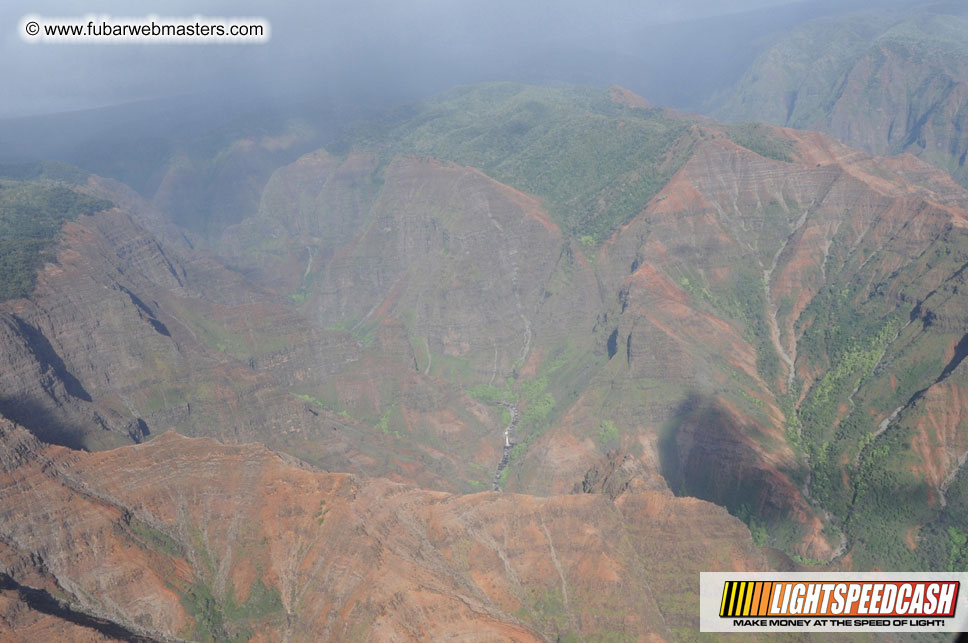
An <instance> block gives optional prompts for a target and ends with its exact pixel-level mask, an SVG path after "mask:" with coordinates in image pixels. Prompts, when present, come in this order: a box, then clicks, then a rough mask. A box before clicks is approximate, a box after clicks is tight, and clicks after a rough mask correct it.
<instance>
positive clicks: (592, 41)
mask: <svg viewBox="0 0 968 643" xmlns="http://www.w3.org/2000/svg"><path fill="white" fill-rule="evenodd" d="M792 1H793V0H606V1H605V2H592V1H585V2H575V1H574V0H487V1H476V0H475V1H471V0H408V1H402V0H382V1H378V0H305V1H304V0H295V1H285V2H268V1H263V2H256V1H252V0H230V1H211V0H209V1H196V2H188V1H185V0H166V1H165V2H157V1H155V2H135V1H132V0H124V1H118V0H113V1H111V0H109V1H104V0H80V1H67V0H61V1H54V2H40V1H38V0H31V1H29V2H28V1H23V0H13V1H12V2H11V1H10V0H5V1H4V2H3V3H2V5H0V26H2V29H3V35H2V41H0V78H2V79H3V85H4V90H3V93H2V95H0V117H6V116H19V115H34V114H43V113H52V112H59V111H69V110H76V109H82V108H87V107H94V106H101V105H110V104H116V103H122V102H130V101H135V100H142V99H150V98H156V97H163V96H172V95H181V94H195V93H198V92H203V91H206V90H208V91H215V92H218V91H220V90H221V89H225V90H226V91H228V90H230V89H233V88H234V89H238V88H248V90H250V91H255V90H257V89H261V90H264V91H266V92H269V93H271V92H272V91H274V90H275V88H276V87H286V88H292V87H299V86H300V85H302V84H305V85H307V86H311V85H313V84H315V83H322V82H330V81H332V80H333V79H340V78H344V77H346V76H349V75H357V76H359V77H361V78H362V79H363V81H364V82H365V80H366V78H367V77H368V74H373V77H374V78H380V79H381V81H380V82H386V81H385V79H386V78H394V79H397V80H396V82H399V83H407V82H418V81H419V80H420V79H421V78H422V76H428V75H433V74H439V73H442V70H444V69H446V65H447V64H450V63H451V62H453V63H454V64H455V65H457V64H460V63H464V64H466V65H473V64H476V62H475V61H481V62H482V64H483V63H486V62H487V61H488V60H489V59H494V60H501V61H505V64H506V61H509V60H513V59H514V56H516V55H519V54H520V55H526V54H527V53H528V52H529V51H530V50H532V49H536V48H538V47H541V46H547V45H554V44H561V45H567V46H572V47H584V48H588V49H591V50H602V51H609V52H614V51H618V50H621V49H622V47H625V46H629V45H631V44H634V43H629V42H627V40H628V38H630V37H631V34H634V33H635V30H636V28H640V27H643V26H646V25H649V24H655V23H665V22H673V21H682V20H688V19H693V18H700V17H706V16H713V15H719V14H726V13H733V12H737V11H743V10H749V9H752V8H758V7H763V6H770V5H778V4H788V3H791V2H792ZM91 13H94V14H102V13H104V14H110V15H113V16H116V17H140V16H145V15H147V14H151V13H154V14H158V15H160V16H191V15H195V14H201V15H206V16H228V17H232V16H262V17H265V18H266V19H268V20H269V22H270V23H271V26H272V36H271V40H270V42H269V43H268V44H264V45H214V44H206V45H137V44H72V45H65V44H29V43H25V42H23V40H22V39H21V35H20V33H19V30H18V27H19V22H20V19H21V17H22V16H24V15H26V14H39V15H41V16H70V17H74V16H81V15H86V14H91ZM455 61H456V62H455ZM378 72H382V73H378ZM455 76H456V77H457V78H458V79H460V75H459V74H455ZM424 80H425V78H424ZM473 80H477V79H476V78H469V79H468V81H473Z"/></svg>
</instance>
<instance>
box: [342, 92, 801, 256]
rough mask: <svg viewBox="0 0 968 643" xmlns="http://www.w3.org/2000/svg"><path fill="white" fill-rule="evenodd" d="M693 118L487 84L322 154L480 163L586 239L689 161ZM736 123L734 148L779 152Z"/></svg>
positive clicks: (366, 128)
mask: <svg viewBox="0 0 968 643" xmlns="http://www.w3.org/2000/svg"><path fill="white" fill-rule="evenodd" d="M695 123H696V121H695V120H693V119H690V118H688V117H684V116H678V115H676V114H674V113H670V112H668V111H667V110H664V109H659V108H652V107H649V106H633V105H629V104H625V103H624V102H622V101H621V100H620V99H613V98H612V97H611V96H610V95H609V92H607V91H603V90H601V89H593V88H586V87H536V86H525V85H518V84H514V83H488V84H483V85H473V86H468V87H460V88H457V89H455V90H453V91H450V92H447V93H446V94H443V95H442V96H440V97H437V98H432V99H429V100H427V101H424V102H422V103H419V104H417V105H415V106H408V107H404V108H400V109H398V110H395V111H393V112H391V113H389V114H388V115H386V116H385V117H384V118H383V119H382V120H379V121H374V122H367V123H365V124H357V125H356V126H354V127H351V128H349V129H348V131H347V132H346V133H344V135H343V136H342V137H341V138H340V139H339V140H338V141H337V142H336V143H334V144H332V145H330V146H329V147H328V151H329V152H330V153H333V154H337V155H342V154H346V153H348V152H349V151H350V150H352V149H369V150H376V151H378V152H379V153H380V154H381V157H382V160H383V161H384V162H389V160H390V159H391V158H392V157H394V156H396V155H400V154H413V155H417V156H430V157H435V158H437V159H441V160H446V161H452V162H454V163H459V164H461V165H468V166H472V167H476V168H479V169H481V170H483V171H484V172H486V173H487V174H488V175H490V176H491V177H493V178H494V179H497V180H498V181H501V182H502V183H506V184H507V185H510V186H512V187H514V188H517V189H519V190H521V191H522V192H526V193H528V194H533V195H536V196H538V197H540V198H541V199H543V200H544V201H545V203H546V205H547V207H548V210H549V213H550V214H551V216H552V218H554V220H555V222H556V223H557V224H558V225H559V226H560V227H561V228H562V230H563V231H564V232H566V233H567V234H570V235H572V236H573V237H575V238H578V239H580V240H581V241H582V242H583V243H585V244H588V245H591V244H598V243H601V242H602V241H604V240H605V239H606V238H608V236H609V235H610V234H611V233H612V232H613V231H614V230H616V229H617V228H618V227H619V226H622V225H624V224H626V223H628V222H629V221H630V220H631V219H632V217H634V216H635V215H636V214H638V213H639V212H640V211H641V210H642V208H644V207H645V204H647V203H648V201H649V199H651V198H652V197H653V196H654V195H655V194H656V193H657V192H658V191H659V190H660V189H661V188H662V186H663V185H665V184H666V182H667V181H668V180H669V179H670V178H671V177H672V175H673V174H675V172H676V171H678V170H679V168H681V167H682V165H683V164H684V163H685V162H686V160H688V159H689V157H690V155H691V153H692V149H693V145H694V143H695V140H694V137H693V135H692V134H691V132H692V126H693V125H694V124H695ZM734 129H735V130H736V131H735V132H734V131H732V130H731V131H729V132H728V135H729V136H730V138H735V142H737V143H738V144H739V145H743V146H744V147H750V149H753V151H756V152H758V153H762V151H761V149H770V150H771V151H772V152H773V153H772V154H771V156H773V157H774V158H775V157H777V156H781V157H782V156H785V154H784V150H780V149H776V150H774V149H773V148H774V147H777V145H779V144H778V143H775V142H772V141H770V140H767V139H768V138H769V137H770V135H769V134H768V132H767V130H766V129H765V128H763V129H759V128H756V127H753V126H746V127H736V128H734ZM734 134H736V136H735V137H734ZM751 145H755V146H756V147H757V148H758V149H754V147H751ZM784 160H786V159H785V158H784Z"/></svg>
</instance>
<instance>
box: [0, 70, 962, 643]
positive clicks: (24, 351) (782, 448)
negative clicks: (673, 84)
mask: <svg viewBox="0 0 968 643" xmlns="http://www.w3.org/2000/svg"><path fill="white" fill-rule="evenodd" d="M252 144H254V143H253V142H252V141H241V142H239V141H236V142H234V143H233V149H236V150H246V149H249V147H247V146H251V145H252ZM260 158H261V157H260ZM259 168H260V169H259V171H258V172H256V173H255V178H253V180H252V182H251V183H246V184H245V186H246V188H245V190H244V194H242V195H241V196H240V195H237V196H238V198H243V197H244V198H246V199H249V201H248V202H247V203H246V204H245V206H244V207H241V206H240V211H239V212H238V213H235V214H233V215H232V216H229V215H228V214H226V213H221V214H219V216H218V217H214V218H212V219H210V220H206V221H204V222H200V223H199V225H194V226H188V227H185V226H183V225H182V224H183V223H184V222H183V221H180V220H179V219H178V217H181V216H183V213H184V209H180V210H179V212H180V213H182V214H179V215H178V217H175V216H173V215H172V214H171V212H170V211H169V209H168V208H169V206H166V205H165V202H164V201H163V200H159V201H157V202H154V203H152V202H149V201H148V200H146V199H145V198H143V197H142V196H141V195H139V194H138V193H136V192H135V191H134V190H132V189H131V188H129V187H127V186H124V185H122V184H120V183H118V182H116V181H113V180H111V179H106V178H103V177H98V176H95V175H87V174H86V173H84V174H83V176H82V177H81V178H79V179H77V180H76V181H75V182H73V183H69V182H65V181H63V180H62V179H58V178H50V177H47V178H45V177H39V178H31V179H24V178H19V179H13V178H7V179H4V181H6V182H8V183H9V186H10V187H4V189H5V190H6V189H15V188H16V189H21V188H23V186H25V185H30V184H33V183H38V182H39V183H41V184H44V185H48V184H56V185H58V186H61V187H64V186H66V187H67V188H69V189H70V190H72V191H75V192H76V193H78V194H82V195H85V196H89V197H92V198H97V199H103V200H105V201H107V202H110V207H106V208H105V209H103V210H99V211H97V212H94V213H93V214H81V215H78V216H76V217H75V218H73V219H72V220H70V221H68V222H66V223H64V224H63V226H62V227H61V228H60V231H59V233H58V235H57V236H56V239H54V240H53V241H52V243H53V244H54V245H53V246H52V250H51V251H50V258H49V260H47V261H44V262H43V264H42V266H41V268H40V269H39V271H37V274H36V279H35V283H34V285H33V287H32V290H31V291H30V294H29V296H28V297H24V298H13V299H8V300H7V301H4V302H0V362H2V363H4V364H5V365H6V366H5V368H3V369H2V370H0V415H2V417H3V419H2V420H0V474H2V477H0V487H2V489H3V492H2V493H0V573H2V576H0V633H4V635H5V636H6V635H10V636H15V635H20V634H18V633H24V634H23V636H24V638H25V639H29V638H31V637H33V636H40V635H41V634H40V633H42V632H46V633H48V634H45V635H49V636H54V637H55V638H56V637H70V638H75V637H76V638H78V639H80V640H85V639H87V640H98V637H99V636H100V637H106V638H111V637H112V636H113V637H120V638H125V637H128V638H132V637H143V638H147V639H159V640H177V639H191V640H227V639H231V638H233V637H235V638H237V639H240V640H245V639H253V640H275V639H279V638H286V639H287V640H312V639H318V638H324V639H326V638H328V639H333V640H367V639H374V638H377V639H394V640H420V639H427V638H431V639H437V638H444V637H454V638H471V637H472V635H473V636H477V637H478V638H481V637H483V638H486V637H488V636H489V637H491V638H494V639H502V640H505V639H506V640H522V641H524V640H555V639H560V640H583V639H584V640H608V639H609V637H612V638H615V639H617V640H623V639H631V640H672V639H679V638H688V637H689V636H690V635H692V634H694V633H695V629H696V627H697V623H698V596H697V592H698V589H697V588H698V584H697V578H698V577H697V575H696V574H697V573H698V572H699V571H715V570H723V571H728V570H733V571H744V570H750V571H753V570H768V569H782V570H788V569H817V570H838V569H846V570H864V569H872V568H883V567H893V568H897V569H927V568H932V567H939V568H940V567H947V566H955V565H958V564H960V563H959V561H960V560H961V558H959V557H960V556H964V555H968V553H965V552H962V551H961V550H960V549H958V548H957V547H956V545H957V543H958V542H960V541H959V540H958V537H959V536H958V535H959V534H961V533H963V531H964V530H965V529H966V528H968V525H965V524H964V521H965V515H966V514H964V512H961V511H960V508H962V507H963V506H964V503H965V502H968V500H966V499H968V491H966V490H968V479H966V474H965V472H964V471H965V467H964V463H965V459H966V453H968V441H966V435H968V431H966V430H968V426H966V422H968V419H966V418H968V415H966V414H965V413H964V409H965V404H964V402H965V400H966V399H968V397H966V385H968V379H966V374H968V373H966V369H968V366H966V365H965V364H964V361H963V360H964V356H965V354H966V350H965V339H964V338H965V333H966V332H968V330H966V329H968V313H966V311H968V302H966V301H965V297H966V296H968V285H966V284H964V283H963V282H964V281H965V278H966V275H965V267H966V266H968V191H966V190H965V189H964V188H963V187H961V186H959V185H958V184H957V182H956V181H955V180H953V179H952V178H951V176H949V175H947V174H945V173H944V172H942V171H941V170H939V169H937V168H935V167H933V166H931V165H928V164H927V163H925V162H924V161H922V160H919V159H918V158H916V157H914V156H913V155H909V154H906V155H901V156H896V157H890V158H882V157H877V156H873V155H871V154H869V153H867V152H861V151H858V150H855V149H853V148H850V147H848V146H846V145H844V144H842V143H839V142H837V141H835V140H834V139H832V138H830V137H829V136H827V135H824V134H820V133H814V132H805V131H799V130H793V129H787V128H783V127H776V126H769V125H756V126H751V125H729V124H723V123H718V122H715V121H712V120H710V119H706V118H699V117H694V116H689V115H684V114H681V113H678V112H675V111H674V110H669V109H664V108H657V107H653V106H652V105H651V104H650V103H649V102H648V101H646V100H645V99H642V98H639V97H637V96H635V95H634V94H632V93H631V92H629V91H628V90H625V89H622V88H619V87H613V88H611V89H609V90H604V91H603V90H594V89H583V88H548V87H530V86H523V85H515V84H510V83H492V84H485V85H480V86H473V87H464V88H459V89H457V90H454V91H452V92H450V93H448V94H445V95H443V96H440V97H436V98H434V99H429V100H428V101H425V102H424V103H422V104H419V105H417V106H414V107H412V108H410V109H409V110H404V111H403V112H402V113H398V114H394V115H392V116H391V117H387V118H386V119H385V120H383V121H380V122H377V123H373V124H370V125H367V126H360V127H357V128H355V129H354V128H350V129H348V130H347V131H346V132H345V133H344V135H343V136H342V138H340V139H338V140H336V141H335V142H333V143H332V144H330V145H328V146H326V147H324V148H320V149H317V150H315V151H311V152H307V153H306V154H303V155H301V156H299V157H298V158H297V159H295V160H293V161H291V162H287V163H285V164H282V165H280V166H279V167H276V168H275V169H273V170H272V171H271V172H268V171H265V168H264V167H262V166H261V165H260V166H259ZM236 169H238V168H236ZM259 177H261V178H259ZM197 179H198V177H193V176H191V172H189V171H187V170H185V169H184V168H182V169H181V170H180V171H179V172H173V173H172V174H171V175H170V176H169V177H168V178H167V179H166V181H165V183H164V185H165V186H166V194H177V193H179V189H180V188H179V185H180V182H181V181H188V183H189V184H191V182H192V181H195V180H197ZM257 179H258V180H257ZM6 185H7V183H5V186H6ZM16 186H20V187H16ZM213 189H214V190H216V191H217V190H219V189H228V188H221V187H219V186H217V185H216V186H213ZM189 192H190V191H189ZM246 195H248V196H246ZM216 198H217V197H216ZM236 214H237V215H238V216H236ZM223 215H224V216H223ZM200 216H202V215H201V214H200ZM962 544H963V543H962ZM912 545H913V546H912ZM953 546H954V547H955V548H954V549H952V547H953ZM2 628H7V629H6V630H4V629H2Z"/></svg>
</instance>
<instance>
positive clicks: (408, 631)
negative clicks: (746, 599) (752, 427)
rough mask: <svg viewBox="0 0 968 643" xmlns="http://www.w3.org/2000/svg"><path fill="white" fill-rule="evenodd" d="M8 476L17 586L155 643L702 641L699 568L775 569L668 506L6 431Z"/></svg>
mask: <svg viewBox="0 0 968 643" xmlns="http://www.w3.org/2000/svg"><path fill="white" fill-rule="evenodd" d="M0 463H2V464H0V488H2V493H0V534H2V543H3V544H2V546H0V565H2V566H3V570H4V572H3V573H4V574H6V575H8V576H9V577H11V578H12V579H14V581H15V582H16V583H19V584H20V585H22V586H24V587H30V586H31V585H32V584H33V585H35V586H36V585H41V584H42V583H47V584H48V585H49V586H50V587H51V591H52V592H54V593H56V594H57V595H58V596H60V597H62V598H63V600H65V601H66V602H67V603H68V604H69V605H70V607H71V609H73V610H74V611H75V612H76V613H79V614H87V615H90V616H92V617H97V618H100V619H102V620H104V621H106V622H109V623H113V624H115V625H116V626H118V627H122V628H126V629H128V630H130V631H132V632H135V633H138V634H140V635H146V636H153V637H158V636H164V635H168V636H186V637H190V638H193V639H197V640H210V639H217V640H227V639H231V638H233V637H241V638H245V637H248V636H255V637H256V638H259V639H262V638H266V637H269V638H273V639H278V638H286V640H320V639H334V640H336V639H338V640H372V639H374V638H376V639H382V640H387V639H395V640H419V639H427V638H432V639H441V638H450V637H456V638H458V639H466V638H475V639H478V640H479V639H480V638H488V637H492V638H496V639H501V640H520V641H530V640H547V639H553V638H555V637H556V636H562V637H565V638H567V637H569V636H571V637H589V638H601V637H606V638H607V637H630V638H639V637H650V636H652V637H656V636H657V637H659V638H662V639H668V638H670V637H671V636H673V635H675V634H676V633H677V632H680V631H685V630H688V629H694V628H695V627H696V622H695V621H696V616H695V614H696V610H697V604H696V601H697V595H696V588H695V584H694V582H692V581H690V580H688V578H692V576H689V575H687V576H683V574H682V572H683V570H689V571H690V572H692V571H693V570H694V571H699V569H735V570H744V569H749V570H757V569H766V568H767V563H766V561H765V560H764V558H763V556H762V554H761V553H760V552H758V551H757V550H756V549H755V548H753V546H752V543H751V542H750V539H749V535H748V533H747V532H746V529H745V528H744V527H743V525H742V524H741V523H740V522H739V521H737V520H735V519H734V518H731V517H730V516H728V515H727V514H726V513H725V512H724V511H722V510H720V509H717V508H715V507H713V506H712V505H709V504H708V503H704V502H702V501H698V500H692V499H677V498H674V497H672V496H671V494H668V493H659V492H639V493H634V492H630V493H626V494H624V495H622V496H619V497H618V498H617V500H615V501H614V502H612V501H611V500H609V499H608V498H606V497H605V496H601V495H574V496H562V497H554V498H545V499H538V498H533V497H527V496H516V495H501V494H495V493H484V494H476V495H468V496H451V495H447V494H443V493H438V492H430V491H424V490H419V489H415V488H413V487H408V486H403V485H399V484H395V483H390V482H387V481H385V480H378V479H371V480H361V479H358V478H355V477H354V476H350V475H346V474H328V473H321V472H317V471H313V470H309V469H307V468H305V467H303V466H299V465H297V464H295V463H294V462H293V461H291V460H287V459H285V458H282V457H280V456H278V455H276V454H273V453H272V452H270V451H268V450H266V449H265V448H263V447H261V446H255V445H245V446H224V445H220V444H218V443H216V442H214V441H211V440H200V439H189V438H184V437H180V436H177V435H175V434H173V433H169V434H165V435H162V436H159V437H157V438H155V439H154V440H152V441H151V442H149V443H147V444H144V445H139V446H134V447H123V448H120V449H116V450H113V451H106V452H100V453H90V454H88V453H79V452H75V451H71V450H69V449H66V448H63V447H44V446H42V445H41V444H40V443H38V442H37V441H36V440H35V439H33V438H32V437H31V436H29V434H27V433H26V432H25V431H24V430H23V429H20V428H18V427H15V426H13V425H11V424H10V423H9V422H7V421H5V420H0ZM36 506H43V507H44V508H45V510H44V511H43V512H36V511H33V510H32V508H33V507H36ZM669 534H675V538H670V537H669ZM70 543H83V545H82V546H72V545H71V544H70ZM654 588H662V589H661V590H657V589H654Z"/></svg>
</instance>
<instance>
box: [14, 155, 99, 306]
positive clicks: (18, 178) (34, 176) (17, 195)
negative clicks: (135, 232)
mask: <svg viewBox="0 0 968 643" xmlns="http://www.w3.org/2000/svg"><path fill="white" fill-rule="evenodd" d="M87 177H88V174H87V173H86V172H84V171H83V170H80V169H78V168H75V167H72V166H70V165H65V164H62V163H31V164H24V165H0V301H4V300H7V299H16V298H18V297H26V296H27V295H29V294H30V291H31V290H33V287H34V282H35V280H36V276H37V270H38V269H39V268H40V267H41V266H42V265H43V264H44V262H45V261H49V260H50V259H51V258H52V253H51V248H52V247H53V245H54V243H55V241H56V240H57V233H58V232H59V231H60V229H61V226H62V225H63V224H64V223H65V222H67V221H71V220H73V219H75V218H77V217H78V216H79V215H82V214H83V215H91V214H94V213H96V212H100V211H102V210H106V209H107V208H110V207H111V206H112V205H113V204H112V203H111V202H110V201H107V200H105V199H98V198H95V197H92V196H88V195H86V194H83V193H82V192H80V191H78V190H77V189H76V186H79V185H81V184H82V183H83V182H84V181H85V180H86V179H87Z"/></svg>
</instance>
